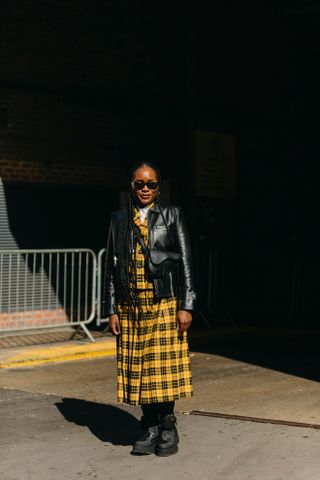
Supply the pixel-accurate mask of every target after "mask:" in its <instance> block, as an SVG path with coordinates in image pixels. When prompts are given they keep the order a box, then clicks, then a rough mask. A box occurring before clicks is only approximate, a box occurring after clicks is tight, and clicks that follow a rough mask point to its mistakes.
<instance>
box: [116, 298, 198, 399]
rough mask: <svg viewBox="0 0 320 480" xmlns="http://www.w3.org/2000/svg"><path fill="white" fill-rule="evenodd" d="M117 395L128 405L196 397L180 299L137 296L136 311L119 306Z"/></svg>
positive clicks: (122, 304)
mask: <svg viewBox="0 0 320 480" xmlns="http://www.w3.org/2000/svg"><path fill="white" fill-rule="evenodd" d="M117 313H118V315H119V320H120V330H121V333H120V335H119V336H118V337H117V396H118V401H119V402H123V403H128V404H130V405H141V404H146V403H155V402H167V401H172V400H177V399H179V398H181V397H191V396H192V395H193V388H192V375H191V368H190V357H189V346H188V337H187V332H184V333H180V332H179V331H178V329H177V299H176V298H164V299H161V300H154V296H153V291H152V290H145V291H138V293H137V303H136V305H135V306H134V307H132V306H129V305H128V304H126V303H121V304H118V306H117Z"/></svg>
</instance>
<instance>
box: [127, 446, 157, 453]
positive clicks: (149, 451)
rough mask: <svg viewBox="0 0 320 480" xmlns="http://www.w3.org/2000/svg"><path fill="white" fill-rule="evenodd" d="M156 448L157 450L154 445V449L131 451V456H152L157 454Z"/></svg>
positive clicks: (137, 448) (135, 449)
mask: <svg viewBox="0 0 320 480" xmlns="http://www.w3.org/2000/svg"><path fill="white" fill-rule="evenodd" d="M155 448H156V446H155V445H152V447H150V448H142V447H141V448H139V447H136V448H134V449H133V450H131V452H130V454H131V455H152V454H153V453H155Z"/></svg>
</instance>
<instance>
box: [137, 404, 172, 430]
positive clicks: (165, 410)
mask: <svg viewBox="0 0 320 480" xmlns="http://www.w3.org/2000/svg"><path fill="white" fill-rule="evenodd" d="M141 408H142V412H143V416H144V419H145V421H146V424H147V426H153V425H157V424H158V423H159V421H160V422H161V421H162V419H163V418H164V417H165V416H166V415H171V414H173V412H174V402H159V403H145V404H142V405H141Z"/></svg>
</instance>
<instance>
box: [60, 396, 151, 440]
mask: <svg viewBox="0 0 320 480" xmlns="http://www.w3.org/2000/svg"><path fill="white" fill-rule="evenodd" d="M55 405H56V407H57V408H58V410H59V411H60V413H61V414H62V415H63V416H64V418H65V419H66V420H67V421H68V422H72V423H75V424H76V425H81V426H86V427H88V429H89V430H90V431H91V432H92V433H93V435H95V436H96V437H97V438H98V439H99V440H101V441H102V442H110V443H112V444H113V445H132V443H133V442H134V441H135V440H136V439H137V438H138V437H139V435H141V433H142V432H141V429H140V423H139V421H138V420H137V419H136V418H135V417H134V416H133V415H131V414H130V413H129V412H126V411H125V410H122V409H121V408H117V407H115V406H112V405H104V404H101V403H96V402H88V401H86V400H78V399H76V398H63V399H62V400H61V401H60V402H57V403H56V404H55Z"/></svg>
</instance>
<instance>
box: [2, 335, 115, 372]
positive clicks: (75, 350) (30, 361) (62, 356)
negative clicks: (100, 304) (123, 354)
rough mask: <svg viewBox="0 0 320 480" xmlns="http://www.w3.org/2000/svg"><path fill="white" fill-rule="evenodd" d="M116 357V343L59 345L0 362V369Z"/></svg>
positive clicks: (7, 358) (27, 351) (19, 354)
mask: <svg viewBox="0 0 320 480" xmlns="http://www.w3.org/2000/svg"><path fill="white" fill-rule="evenodd" d="M114 355H116V344H115V341H110V340H109V341H108V342H99V343H95V344H86V345H70V344H68V345H57V346H47V347H46V348H30V347H27V348H26V350H24V351H23V352H20V353H18V354H13V355H11V356H10V355H8V356H7V357H6V358H3V359H2V360H0V368H19V367H30V366H34V365H43V364H45V363H58V362H67V361H74V360H81V359H84V358H97V357H110V356H114Z"/></svg>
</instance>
